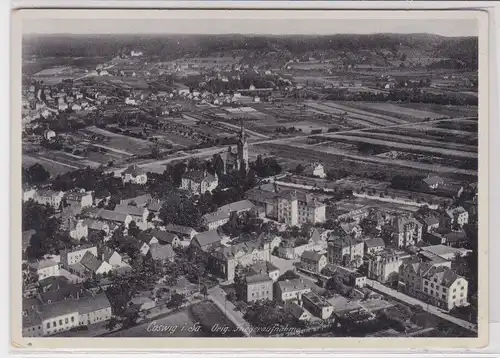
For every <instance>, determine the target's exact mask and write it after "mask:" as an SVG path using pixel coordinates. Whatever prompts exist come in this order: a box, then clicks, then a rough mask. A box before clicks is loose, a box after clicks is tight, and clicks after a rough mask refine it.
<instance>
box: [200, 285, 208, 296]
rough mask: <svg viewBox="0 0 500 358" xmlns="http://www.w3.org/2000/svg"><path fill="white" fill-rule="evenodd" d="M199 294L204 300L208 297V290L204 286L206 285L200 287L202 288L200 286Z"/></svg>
mask: <svg viewBox="0 0 500 358" xmlns="http://www.w3.org/2000/svg"><path fill="white" fill-rule="evenodd" d="M200 293H201V294H202V295H203V296H204V297H205V298H207V296H208V290H207V286H206V285H202V286H201V290H200Z"/></svg>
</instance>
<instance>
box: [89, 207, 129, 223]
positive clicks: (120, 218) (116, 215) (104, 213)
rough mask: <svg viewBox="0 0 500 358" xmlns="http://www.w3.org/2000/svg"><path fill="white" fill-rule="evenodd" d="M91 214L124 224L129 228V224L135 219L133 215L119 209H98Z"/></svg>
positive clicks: (109, 221) (94, 216)
mask: <svg viewBox="0 0 500 358" xmlns="http://www.w3.org/2000/svg"><path fill="white" fill-rule="evenodd" d="M90 216H91V217H93V218H95V219H100V220H102V221H105V222H108V223H110V224H114V225H118V226H120V225H123V226H124V227H126V228H128V225H129V224H130V222H131V221H132V220H133V219H132V216H130V215H128V214H126V213H120V212H118V211H114V210H107V209H98V210H97V211H96V212H95V213H91V214H90Z"/></svg>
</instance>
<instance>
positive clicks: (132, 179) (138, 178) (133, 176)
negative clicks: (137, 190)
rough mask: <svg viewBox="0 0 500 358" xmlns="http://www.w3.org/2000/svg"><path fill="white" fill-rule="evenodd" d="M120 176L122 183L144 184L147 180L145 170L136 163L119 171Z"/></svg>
mask: <svg viewBox="0 0 500 358" xmlns="http://www.w3.org/2000/svg"><path fill="white" fill-rule="evenodd" d="M121 177H122V180H123V182H124V183H133V184H140V185H144V184H146V182H147V181H148V175H147V173H146V170H144V169H142V168H140V167H138V166H137V165H131V166H129V167H128V168H127V169H125V170H124V171H123V173H121Z"/></svg>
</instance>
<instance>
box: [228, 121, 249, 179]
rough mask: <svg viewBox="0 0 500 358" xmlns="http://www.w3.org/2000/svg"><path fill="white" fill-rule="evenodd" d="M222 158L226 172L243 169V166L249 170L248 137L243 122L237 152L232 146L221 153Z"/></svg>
mask: <svg viewBox="0 0 500 358" xmlns="http://www.w3.org/2000/svg"><path fill="white" fill-rule="evenodd" d="M221 158H222V161H223V162H224V173H228V172H231V171H233V170H242V168H244V169H245V171H246V172H248V169H249V163H248V138H247V135H246V133H245V128H244V127H243V124H242V125H241V129H240V136H239V139H238V144H237V152H236V153H233V151H232V149H231V147H229V148H228V150H227V152H224V153H221Z"/></svg>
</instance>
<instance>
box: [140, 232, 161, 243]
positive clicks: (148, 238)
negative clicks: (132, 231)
mask: <svg viewBox="0 0 500 358" xmlns="http://www.w3.org/2000/svg"><path fill="white" fill-rule="evenodd" d="M137 240H139V241H142V242H145V243H146V244H148V245H150V246H151V245H153V244H158V239H157V238H155V237H153V236H152V235H151V234H150V233H148V232H145V231H141V232H140V233H139V235H137Z"/></svg>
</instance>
